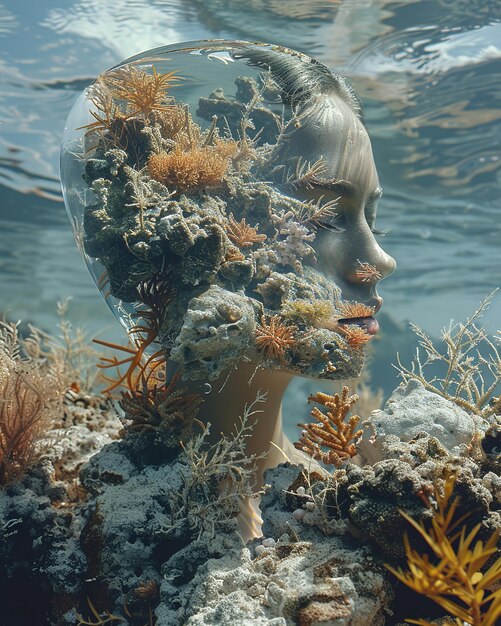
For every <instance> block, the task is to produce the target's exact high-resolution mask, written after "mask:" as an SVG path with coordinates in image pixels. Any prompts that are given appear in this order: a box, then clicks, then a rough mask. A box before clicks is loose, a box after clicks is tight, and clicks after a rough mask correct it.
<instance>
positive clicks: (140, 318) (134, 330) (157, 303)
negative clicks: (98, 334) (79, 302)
mask: <svg viewBox="0 0 501 626" xmlns="http://www.w3.org/2000/svg"><path fill="white" fill-rule="evenodd" d="M165 278H167V277H165ZM165 278H161V279H159V278H153V279H150V280H149V281H146V282H144V283H142V284H141V285H140V286H139V288H138V297H139V298H140V300H141V302H142V303H144V304H146V305H147V306H148V308H147V309H144V308H142V309H141V310H138V311H136V313H134V314H132V316H131V317H133V318H135V320H136V321H135V323H131V324H130V325H129V327H128V331H127V332H128V336H129V339H130V345H129V346H121V345H119V344H116V343H111V342H109V341H104V340H103V339H94V342H95V343H97V344H99V345H101V346H104V347H106V348H112V349H114V350H118V351H120V352H125V353H126V354H128V355H130V356H127V357H125V358H122V359H119V358H118V357H117V356H115V355H114V356H112V357H108V356H102V357H100V361H101V362H100V363H99V364H98V368H101V369H115V370H116V371H117V377H116V378H115V379H114V378H110V377H108V376H103V380H105V381H106V382H108V383H110V384H109V386H108V387H107V388H106V389H104V392H105V393H107V392H110V391H113V389H116V388H117V387H122V386H125V387H126V388H127V389H128V390H129V391H130V392H131V393H132V394H135V393H136V392H138V391H141V390H142V389H143V388H146V389H148V388H153V387H156V386H158V385H159V384H162V382H163V381H164V375H163V373H162V371H161V367H162V366H164V365H165V363H166V356H165V353H164V352H163V351H162V350H155V351H154V352H153V353H152V354H148V352H147V350H148V348H149V347H150V346H152V344H153V343H154V342H155V340H156V338H157V336H158V332H159V329H160V324H161V322H162V320H163V318H164V316H165V308H166V307H167V306H168V305H169V302H170V301H171V300H172V298H173V297H174V295H175V290H174V289H173V287H172V285H171V284H170V283H169V282H168V281H167V280H165ZM124 365H126V366H127V369H126V370H125V372H124V373H121V372H120V367H122V366H124Z"/></svg>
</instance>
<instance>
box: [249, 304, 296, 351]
mask: <svg viewBox="0 0 501 626" xmlns="http://www.w3.org/2000/svg"><path fill="white" fill-rule="evenodd" d="M296 330H297V326H293V325H290V324H286V323H284V321H282V319H281V317H280V315H273V316H272V317H270V318H268V319H266V318H265V317H264V316H263V317H262V318H261V323H260V324H258V325H257V326H256V344H257V346H258V349H259V350H260V351H261V352H262V353H263V356H264V358H265V359H276V360H278V361H281V362H284V361H285V351H286V350H287V349H288V348H290V347H291V346H293V345H294V344H295V343H296V342H295V339H294V333H295V331H296Z"/></svg>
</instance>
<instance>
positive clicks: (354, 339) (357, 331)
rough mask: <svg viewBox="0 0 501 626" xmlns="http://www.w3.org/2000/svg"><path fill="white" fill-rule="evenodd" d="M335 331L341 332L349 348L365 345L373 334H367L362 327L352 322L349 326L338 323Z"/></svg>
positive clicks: (358, 347)
mask: <svg viewBox="0 0 501 626" xmlns="http://www.w3.org/2000/svg"><path fill="white" fill-rule="evenodd" d="M337 332H339V333H341V335H343V337H344V340H345V341H346V343H347V344H348V345H349V346H350V348H354V349H355V350H356V349H360V348H362V347H363V346H365V344H366V343H368V342H369V341H370V340H371V339H372V337H373V335H369V333H368V332H366V331H365V330H364V329H363V328H360V326H355V325H354V324H350V325H349V326H344V325H339V326H338V328H337Z"/></svg>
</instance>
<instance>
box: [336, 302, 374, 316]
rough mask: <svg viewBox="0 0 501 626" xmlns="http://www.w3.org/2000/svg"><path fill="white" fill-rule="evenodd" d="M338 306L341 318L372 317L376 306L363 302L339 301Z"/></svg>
mask: <svg viewBox="0 0 501 626" xmlns="http://www.w3.org/2000/svg"><path fill="white" fill-rule="evenodd" d="M336 308H337V310H338V311H339V319H350V318H351V317H370V316H371V315H373V314H374V307H371V306H367V305H366V304H362V302H339V303H338V304H337V305H336Z"/></svg>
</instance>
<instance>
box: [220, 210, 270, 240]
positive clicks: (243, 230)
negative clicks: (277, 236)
mask: <svg viewBox="0 0 501 626" xmlns="http://www.w3.org/2000/svg"><path fill="white" fill-rule="evenodd" d="M226 231H227V233H228V237H229V238H230V239H231V240H232V241H233V243H234V244H235V245H237V246H238V247H239V248H250V247H251V246H252V245H254V244H255V243H260V242H261V241H264V240H265V239H266V235H263V234H259V233H258V232H257V225H256V226H249V224H247V223H246V221H245V218H244V219H242V220H241V221H240V222H237V221H236V220H235V218H234V217H233V214H232V213H230V216H229V218H228V224H227V225H226Z"/></svg>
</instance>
